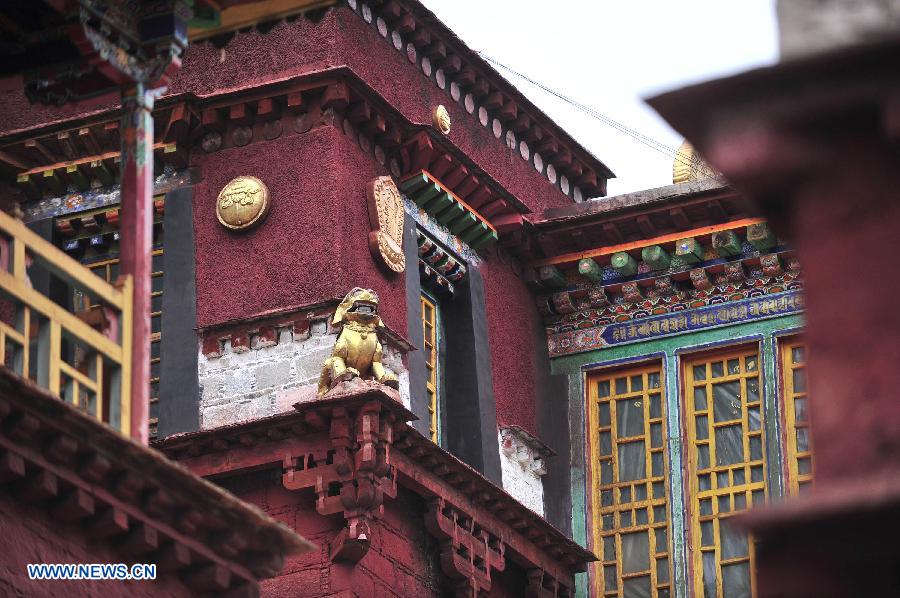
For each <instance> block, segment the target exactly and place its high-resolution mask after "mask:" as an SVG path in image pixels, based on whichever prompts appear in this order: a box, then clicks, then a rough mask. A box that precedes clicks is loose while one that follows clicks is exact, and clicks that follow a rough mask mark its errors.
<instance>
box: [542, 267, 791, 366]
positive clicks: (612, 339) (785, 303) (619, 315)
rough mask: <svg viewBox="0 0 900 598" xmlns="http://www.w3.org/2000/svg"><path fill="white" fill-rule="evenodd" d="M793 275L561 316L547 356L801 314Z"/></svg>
mask: <svg viewBox="0 0 900 598" xmlns="http://www.w3.org/2000/svg"><path fill="white" fill-rule="evenodd" d="M801 291H802V284H801V282H800V281H799V279H798V275H797V274H795V273H786V274H785V275H784V276H782V277H778V278H774V277H772V278H770V277H762V278H757V279H755V280H752V281H744V282H743V283H740V284H725V285H720V286H717V287H714V288H713V289H710V290H708V291H696V292H695V293H693V294H692V295H691V296H690V297H689V298H678V297H675V296H671V297H656V298H653V299H648V300H645V301H643V302H641V303H640V304H637V305H631V306H627V307H626V306H624V305H614V306H610V307H609V308H604V309H597V310H586V311H581V312H577V313H573V314H569V315H566V316H560V317H558V319H556V320H555V323H554V324H551V325H550V326H548V327H547V342H548V346H549V349H550V355H551V356H560V355H569V354H572V353H580V352H583V351H592V350H594V349H600V348H603V347H606V346H611V345H618V344H623V343H629V342H639V341H643V340H648V339H651V338H655V337H659V336H668V335H672V334H683V333H685V332H691V331H693V330H700V329H703V328H710V327H716V326H725V325H731V324H738V323H741V322H745V321H752V320H758V319H765V318H771V317H777V316H781V315H787V314H791V313H797V312H800V311H802V310H803V296H802V294H801Z"/></svg>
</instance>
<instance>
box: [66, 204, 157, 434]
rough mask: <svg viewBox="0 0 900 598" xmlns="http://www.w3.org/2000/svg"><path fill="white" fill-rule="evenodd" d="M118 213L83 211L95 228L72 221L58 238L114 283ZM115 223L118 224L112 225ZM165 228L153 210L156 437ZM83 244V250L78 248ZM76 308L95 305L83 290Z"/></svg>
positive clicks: (152, 401) (152, 382) (152, 373)
mask: <svg viewBox="0 0 900 598" xmlns="http://www.w3.org/2000/svg"><path fill="white" fill-rule="evenodd" d="M163 201H164V197H163V196H157V197H155V198H154V205H155V206H156V207H157V208H160V207H161V206H162V202H163ZM111 213H115V214H118V208H117V207H113V208H104V209H98V210H92V211H88V212H84V213H83V214H87V215H88V216H90V217H91V219H92V222H93V225H94V226H93V227H92V228H90V229H87V228H84V227H83V226H80V225H75V226H74V227H73V226H72V225H71V224H70V225H69V226H68V227H60V226H59V224H60V223H59V222H57V224H58V227H57V228H58V230H59V229H60V228H64V229H66V230H68V233H65V234H63V235H62V236H63V238H61V239H59V241H60V244H61V245H62V246H63V247H64V248H65V249H66V251H69V249H70V247H69V246H70V245H71V244H74V246H75V247H76V249H75V250H73V251H75V253H72V252H70V255H72V256H73V257H75V258H76V259H79V260H80V261H81V263H82V264H83V265H84V266H85V267H86V268H88V269H89V270H91V271H93V272H94V273H95V274H97V275H98V276H99V277H100V278H102V279H103V280H105V281H106V282H109V283H114V282H115V281H116V279H117V278H118V276H119V228H118V218H116V219H115V220H113V219H112V218H110V214H111ZM86 219H87V218H85V217H81V214H79V218H76V219H75V220H77V221H79V222H81V221H84V220H86ZM59 220H62V221H63V222H65V221H71V220H72V218H71V217H62V218H60V219H59ZM113 222H115V224H113ZM163 238H164V233H163V228H162V211H161V210H159V209H157V211H156V212H155V213H154V227H153V246H154V249H153V250H152V252H151V259H152V263H151V270H152V272H151V274H150V285H151V299H150V301H151V303H150V415H151V417H150V436H151V437H155V436H156V430H157V426H158V423H159V418H158V417H156V416H155V413H156V411H157V408H158V404H159V379H160V372H161V369H162V363H161V358H162V354H161V347H162V345H161V340H162V295H163ZM78 247H80V249H78ZM74 307H75V309H76V310H85V311H87V310H91V309H93V308H95V307H96V305H94V304H92V303H91V302H90V301H89V300H87V299H86V298H85V297H83V296H81V295H80V293H78V292H76V293H75V297H74Z"/></svg>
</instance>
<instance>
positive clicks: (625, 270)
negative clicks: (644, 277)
mask: <svg viewBox="0 0 900 598" xmlns="http://www.w3.org/2000/svg"><path fill="white" fill-rule="evenodd" d="M610 264H612V267H613V268H615V269H616V272H618V273H619V274H621V275H622V276H631V275H632V274H635V273H637V260H635V259H634V258H633V257H631V255H630V254H629V253H626V252H624V251H619V252H616V253H614V254H613V255H612V258H610Z"/></svg>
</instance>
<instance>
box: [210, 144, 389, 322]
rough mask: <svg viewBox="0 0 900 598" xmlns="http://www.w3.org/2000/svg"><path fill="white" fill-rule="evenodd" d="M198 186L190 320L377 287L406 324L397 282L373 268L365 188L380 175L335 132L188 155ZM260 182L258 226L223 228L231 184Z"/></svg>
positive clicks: (243, 314) (223, 318) (247, 313)
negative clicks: (263, 214)
mask: <svg viewBox="0 0 900 598" xmlns="http://www.w3.org/2000/svg"><path fill="white" fill-rule="evenodd" d="M193 160H194V164H195V165H197V166H200V167H202V169H203V182H202V183H200V184H199V185H197V186H196V187H195V188H194V227H195V243H196V247H195V250H196V261H197V324H198V326H201V327H205V326H209V325H212V324H220V323H223V322H227V321H229V320H232V319H238V318H248V317H252V316H254V315H257V314H260V313H263V312H266V311H270V310H283V309H288V308H291V307H298V306H302V305H306V304H310V303H315V302H318V301H322V300H324V299H329V298H337V297H343V295H344V294H345V293H346V292H347V291H348V290H350V288H352V287H353V286H364V287H371V288H373V289H375V290H376V291H377V292H378V293H379V295H380V297H381V300H382V307H381V312H382V317H383V319H384V321H385V323H386V324H387V325H388V326H389V327H390V328H392V329H394V330H405V328H406V305H405V301H406V299H405V295H404V283H403V279H402V278H401V277H399V276H397V275H391V276H390V277H389V276H387V275H385V274H384V273H382V272H380V271H379V270H378V269H377V268H376V267H375V265H374V263H373V261H372V256H371V254H370V253H369V247H368V231H369V230H370V227H369V221H368V213H367V212H366V197H365V183H366V181H368V180H370V179H371V178H372V177H374V176H376V175H377V174H379V173H378V172H377V171H376V170H375V167H374V160H371V159H369V158H368V157H367V156H365V155H363V154H362V152H361V150H359V148H358V147H357V146H355V145H354V144H352V143H351V142H350V141H349V140H348V139H347V138H346V137H345V136H344V135H343V134H341V133H340V132H339V131H338V130H337V129H335V128H334V127H332V126H321V127H318V128H316V129H314V130H312V131H310V132H308V133H305V134H303V135H297V136H283V137H280V138H278V139H276V140H274V141H268V142H259V143H255V144H253V145H250V146H247V147H244V148H232V149H225V150H221V151H218V152H215V153H212V154H203V152H202V151H201V152H195V153H194V154H193ZM243 174H252V175H254V176H257V177H259V178H260V179H261V180H262V181H263V182H265V184H266V186H267V187H268V188H269V192H270V194H271V197H272V201H271V210H270V212H269V215H268V217H267V218H266V221H265V222H264V223H263V224H262V225H261V226H260V227H258V228H256V229H253V230H251V231H248V232H241V233H238V234H235V233H232V232H230V231H228V230H227V229H225V228H224V227H223V226H221V225H220V224H219V222H218V220H217V219H216V211H215V202H216V197H217V195H218V193H219V191H220V190H221V189H222V187H223V186H224V185H225V184H226V183H227V182H228V181H229V180H231V179H232V178H234V177H236V176H239V175H243Z"/></svg>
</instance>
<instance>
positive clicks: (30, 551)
mask: <svg viewBox="0 0 900 598" xmlns="http://www.w3.org/2000/svg"><path fill="white" fill-rule="evenodd" d="M0 530H2V533H3V540H2V542H0V596H21V597H24V596H27V597H28V598H32V597H34V598H50V597H60V596H94V597H99V596H103V598H118V597H119V596H121V597H123V598H124V597H126V596H129V597H134V598H145V597H146V598H149V597H151V596H165V597H172V598H178V597H180V596H185V597H188V596H192V595H193V594H192V593H191V592H190V591H189V590H188V588H186V587H185V586H184V585H182V584H181V582H180V581H179V580H178V579H177V578H175V577H173V576H169V575H167V576H165V577H163V576H161V575H160V574H159V572H157V580H156V581H132V582H127V581H62V580H59V581H32V580H29V579H28V573H27V569H26V565H27V564H29V563H61V564H62V563H73V564H78V563H121V562H123V561H124V562H129V561H125V559H123V557H122V555H121V554H117V553H116V551H114V550H112V549H110V548H109V547H108V546H107V545H106V544H104V543H101V542H96V541H91V540H90V539H89V538H87V537H86V536H85V534H84V532H82V531H81V529H80V528H79V527H78V526H77V525H67V524H64V523H62V522H60V521H58V520H52V519H51V518H50V517H48V514H47V512H46V511H45V510H44V509H42V508H39V507H31V506H22V504H21V503H17V502H14V501H13V500H11V498H10V495H9V494H7V493H6V492H4V493H3V494H2V495H0Z"/></svg>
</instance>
